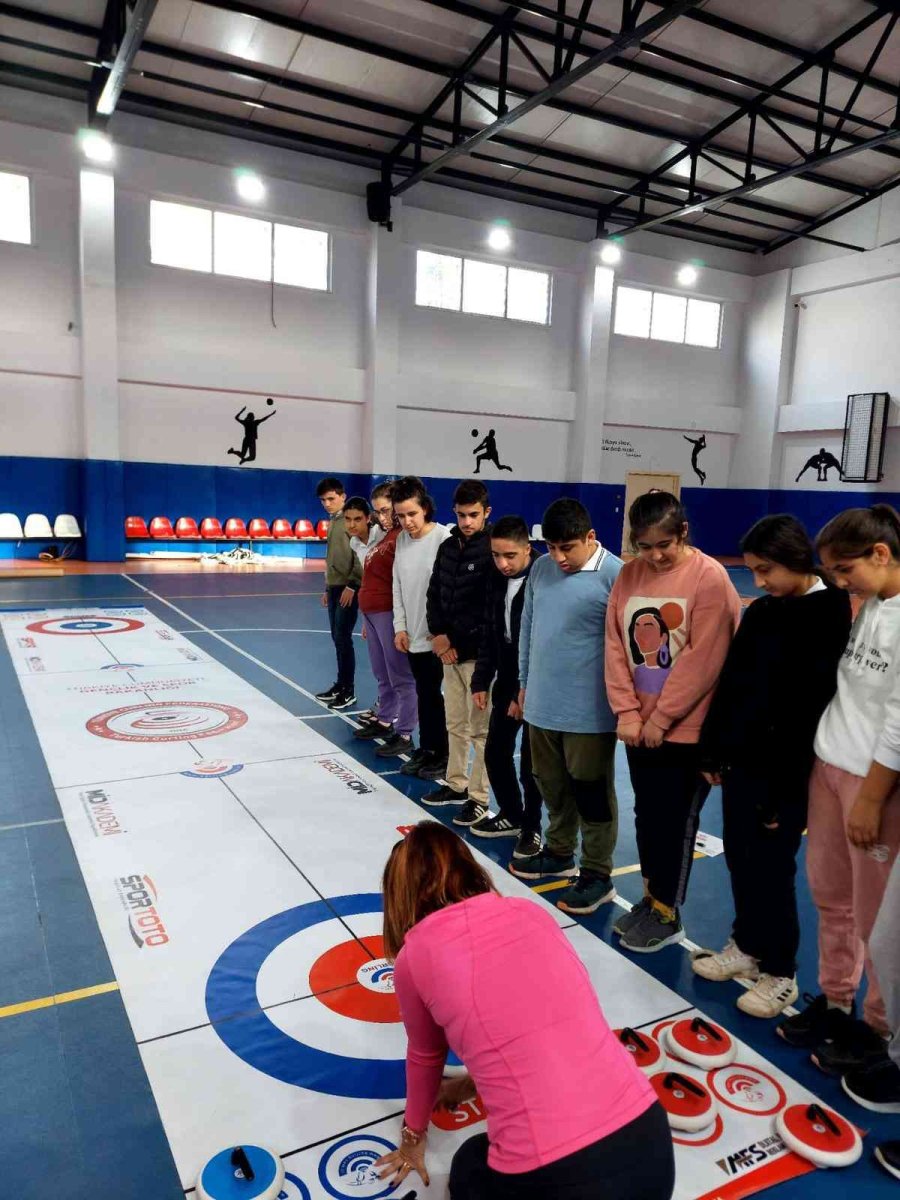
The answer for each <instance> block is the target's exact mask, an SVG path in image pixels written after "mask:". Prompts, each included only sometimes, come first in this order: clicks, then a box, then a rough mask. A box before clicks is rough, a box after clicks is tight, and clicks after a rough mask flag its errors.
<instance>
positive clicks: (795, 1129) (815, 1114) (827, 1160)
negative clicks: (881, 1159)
mask: <svg viewBox="0 0 900 1200" xmlns="http://www.w3.org/2000/svg"><path fill="white" fill-rule="evenodd" d="M775 1129H776V1130H777V1132H778V1134H779V1135H780V1137H781V1139H782V1141H783V1142H784V1144H785V1145H786V1146H787V1147H788V1149H789V1150H793V1151H794V1153H795V1154H799V1155H800V1157H801V1158H805V1159H807V1160H808V1161H809V1162H811V1163H814V1164H815V1165H816V1166H817V1167H849V1166H850V1165H851V1164H852V1163H855V1162H856V1161H857V1160H858V1159H859V1157H860V1156H861V1155H862V1138H861V1137H860V1136H859V1133H858V1132H857V1130H856V1129H855V1128H854V1127H853V1126H852V1125H851V1124H850V1122H849V1121H845V1120H844V1118H843V1117H842V1116H840V1114H839V1113H836V1112H835V1111H834V1110H833V1109H831V1108H825V1107H824V1105H820V1104H792V1105H791V1106H790V1107H789V1108H786V1109H785V1110H784V1112H780V1113H779V1114H778V1116H777V1117H776V1118H775Z"/></svg>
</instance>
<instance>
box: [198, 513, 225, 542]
mask: <svg viewBox="0 0 900 1200" xmlns="http://www.w3.org/2000/svg"><path fill="white" fill-rule="evenodd" d="M200 536H201V537H202V538H203V539H204V540H205V541H207V542H215V541H224V540H225V532H224V530H223V529H222V522H221V521H220V520H219V518H218V517H204V518H203V520H202V521H201V522H200Z"/></svg>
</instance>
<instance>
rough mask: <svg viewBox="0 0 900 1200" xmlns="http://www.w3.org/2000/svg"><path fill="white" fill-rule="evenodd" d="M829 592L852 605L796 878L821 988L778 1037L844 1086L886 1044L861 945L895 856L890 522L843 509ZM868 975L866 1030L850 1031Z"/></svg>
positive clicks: (898, 701)
mask: <svg viewBox="0 0 900 1200" xmlns="http://www.w3.org/2000/svg"><path fill="white" fill-rule="evenodd" d="M816 549H817V550H818V551H819V554H820V556H821V559H822V563H823V565H824V566H825V568H826V569H827V570H828V572H829V574H830V575H831V578H832V580H833V581H834V583H835V584H836V585H837V586H838V587H839V588H844V589H846V590H847V591H849V592H850V593H851V595H857V596H860V597H862V599H863V601H864V603H863V605H862V608H861V609H860V611H859V615H858V616H857V618H856V620H855V622H854V623H853V628H852V630H851V631H850V641H849V643H848V645H847V648H846V650H845V651H844V655H843V657H842V659H841V662H840V665H839V667H838V676H837V691H836V693H835V696H834V699H833V700H832V701H831V703H830V704H829V705H828V707H827V708H826V709H825V712H824V713H823V714H822V719H821V721H820V722H819V727H818V730H817V732H816V740H815V752H816V760H815V764H814V766H813V772H812V778H811V779H810V785H809V839H808V847H807V854H806V866H807V871H808V873H809V885H810V891H811V892H812V897H813V900H814V901H815V904H816V908H817V909H818V910H819V987H820V988H821V990H822V994H821V995H820V996H817V997H816V998H815V999H812V997H810V998H809V1000H810V1003H809V1006H808V1007H807V1008H806V1009H805V1010H804V1011H803V1012H801V1013H799V1014H798V1015H797V1016H796V1017H790V1018H788V1019H787V1020H785V1021H782V1023H781V1024H780V1025H779V1026H778V1033H779V1034H780V1035H781V1036H782V1037H783V1038H784V1039H785V1041H787V1042H789V1043H790V1044H791V1045H794V1046H803V1047H807V1048H809V1049H812V1051H813V1054H812V1060H813V1062H814V1063H815V1064H816V1066H818V1067H820V1068H821V1069H822V1070H823V1071H825V1072H827V1073H828V1074H832V1075H843V1074H845V1073H846V1072H848V1071H856V1070H859V1069H860V1068H861V1067H866V1066H867V1065H868V1064H871V1063H877V1062H879V1061H880V1060H883V1058H884V1055H885V1053H886V1050H887V1044H886V1042H885V1038H886V1037H887V1036H889V1033H890V1030H889V1029H888V1023H887V1019H886V1017H885V1009H884V1000H883V998H882V994H881V989H880V987H879V981H878V978H877V976H876V974H875V972H874V971H873V970H872V963H871V959H870V958H869V949H868V942H869V935H870V933H871V931H872V926H873V924H874V922H875V917H876V915H877V913H878V908H879V905H880V904H881V898H882V895H883V893H884V889H885V886H886V884H887V880H888V876H889V874H890V871H891V866H892V864H893V862H894V859H895V858H896V856H897V849H898V846H900V787H898V778H900V516H898V514H897V512H896V511H895V510H894V509H893V508H891V506H890V505H889V504H875V505H873V506H872V508H851V509H848V510H847V512H843V513H841V514H840V515H839V516H837V517H835V518H834V519H833V520H831V521H829V522H828V524H827V525H826V526H825V528H824V529H823V530H822V532H821V533H820V534H819V536H818V538H817V539H816ZM864 965H865V969H866V979H867V982H868V990H867V992H866V999H865V1004H864V1006H863V1014H864V1016H865V1020H864V1021H857V1020H854V1019H853V1016H854V1013H853V1010H854V999H855V996H856V991H857V988H858V987H859V983H860V979H861V977H862V972H863V966H864Z"/></svg>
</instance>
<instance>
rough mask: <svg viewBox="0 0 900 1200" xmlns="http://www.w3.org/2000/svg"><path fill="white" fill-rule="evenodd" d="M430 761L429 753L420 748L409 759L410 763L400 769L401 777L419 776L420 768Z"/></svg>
mask: <svg viewBox="0 0 900 1200" xmlns="http://www.w3.org/2000/svg"><path fill="white" fill-rule="evenodd" d="M427 759H428V751H427V750H423V749H422V747H421V746H419V748H418V750H413V752H412V754H411V755H410V757H409V761H408V762H405V763H404V764H403V766H402V767H401V768H400V774H401V775H418V773H419V767H421V766H424V764H425V762H426V761H427Z"/></svg>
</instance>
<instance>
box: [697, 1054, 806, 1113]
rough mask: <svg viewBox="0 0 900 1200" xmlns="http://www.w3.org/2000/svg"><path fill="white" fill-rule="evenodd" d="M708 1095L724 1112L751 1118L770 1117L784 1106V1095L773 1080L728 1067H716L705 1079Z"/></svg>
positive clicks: (749, 1070)
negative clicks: (724, 1108) (718, 1102)
mask: <svg viewBox="0 0 900 1200" xmlns="http://www.w3.org/2000/svg"><path fill="white" fill-rule="evenodd" d="M707 1083H708V1084H709V1086H710V1090H711V1091H712V1094H713V1095H714V1096H715V1097H716V1099H717V1100H719V1101H720V1102H721V1103H722V1104H724V1105H725V1106H726V1107H727V1108H732V1109H734V1110H735V1112H740V1113H747V1114H748V1115H749V1116H754V1117H771V1116H773V1115H774V1114H775V1113H777V1112H780V1110H781V1109H782V1108H784V1106H785V1105H786V1104H787V1095H786V1094H785V1090H784V1088H783V1087H782V1086H781V1084H780V1083H779V1082H778V1080H777V1079H773V1078H772V1076H771V1075H767V1074H766V1072H765V1071H760V1069H759V1067H747V1066H744V1065H743V1064H742V1063H731V1065H730V1066H727V1067H717V1068H716V1069H715V1070H714V1071H711V1072H710V1073H709V1075H708V1077H707Z"/></svg>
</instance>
